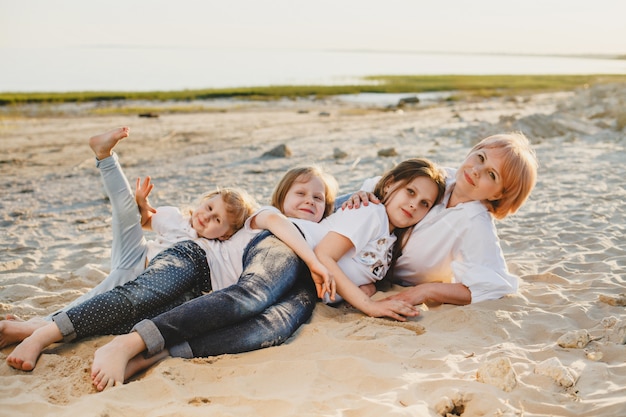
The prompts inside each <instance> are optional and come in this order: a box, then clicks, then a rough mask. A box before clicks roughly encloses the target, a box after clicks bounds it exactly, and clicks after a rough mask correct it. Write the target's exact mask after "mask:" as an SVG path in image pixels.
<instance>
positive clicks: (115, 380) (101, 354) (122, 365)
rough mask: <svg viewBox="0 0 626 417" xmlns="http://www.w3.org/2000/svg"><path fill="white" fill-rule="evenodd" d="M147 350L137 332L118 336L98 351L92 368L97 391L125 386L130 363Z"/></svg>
mask: <svg viewBox="0 0 626 417" xmlns="http://www.w3.org/2000/svg"><path fill="white" fill-rule="evenodd" d="M145 349H146V345H145V343H144V341H143V339H142V338H141V336H139V334H138V333H137V332H131V333H128V334H124V335H121V336H116V337H115V338H114V339H113V340H111V341H110V342H109V343H107V344H106V345H104V346H102V347H101V348H99V349H98V350H96V353H95V355H94V359H93V365H92V366H91V380H92V383H93V385H94V386H95V387H96V389H97V390H98V391H102V390H104V389H105V388H108V387H112V386H115V385H118V384H123V383H124V380H125V377H126V368H127V367H128V365H129V362H130V361H131V359H133V358H134V357H135V356H137V355H139V354H140V353H141V352H143V351H144V350H145Z"/></svg>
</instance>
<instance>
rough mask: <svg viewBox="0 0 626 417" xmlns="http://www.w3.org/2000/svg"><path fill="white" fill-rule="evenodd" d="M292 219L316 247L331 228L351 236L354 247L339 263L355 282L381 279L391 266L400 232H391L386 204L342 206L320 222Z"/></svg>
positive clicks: (308, 240) (362, 283)
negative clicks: (344, 207)
mask: <svg viewBox="0 0 626 417" xmlns="http://www.w3.org/2000/svg"><path fill="white" fill-rule="evenodd" d="M290 220H291V221H293V223H294V224H295V225H296V226H298V228H300V230H301V231H302V233H303V234H304V235H305V238H306V240H307V242H308V243H309V244H310V245H311V247H313V248H315V246H317V244H318V243H319V242H320V241H321V240H322V238H323V237H324V236H326V234H327V233H329V232H335V233H338V234H340V235H342V236H345V237H346V238H348V239H350V241H351V242H352V245H353V246H354V247H353V248H352V249H351V250H350V251H348V253H346V254H345V255H344V256H343V257H342V258H341V259H340V260H339V261H338V262H337V263H338V265H339V267H340V268H341V270H342V271H343V272H344V273H345V274H346V276H347V277H348V278H349V279H350V281H352V282H353V283H354V284H356V285H364V284H370V283H372V282H376V281H379V280H381V279H383V278H384V277H385V274H386V273H387V271H388V270H389V266H390V263H391V257H392V251H393V244H394V243H395V241H396V236H395V235H393V234H391V233H390V232H389V219H388V217H387V213H386V211H385V206H383V205H382V204H381V205H376V204H370V205H369V206H366V207H363V208H361V209H359V210H338V211H337V212H335V213H333V214H331V215H330V216H328V217H327V218H325V219H324V220H322V221H321V222H320V223H314V222H311V221H306V220H300V219H290Z"/></svg>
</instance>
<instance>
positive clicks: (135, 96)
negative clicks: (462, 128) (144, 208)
mask: <svg viewBox="0 0 626 417" xmlns="http://www.w3.org/2000/svg"><path fill="white" fill-rule="evenodd" d="M363 80H364V84H361V85H335V86H315V85H302V86H300V85H296V86H293V85H287V86H269V87H241V88H220V89H202V90H181V91H148V92H130V91H129V92H103V91H100V92H98V91H82V92H65V93H45V92H42V93H0V106H7V105H16V104H28V103H81V102H93V101H116V100H150V101H191V100H208V99H218V98H237V99H246V100H275V99H279V98H283V97H288V98H296V97H325V96H333V95H338V94H356V93H420V92H433V91H459V92H462V93H466V94H471V95H479V96H500V95H507V94H517V93H520V92H538V91H558V90H569V89H573V88H578V87H582V86H584V85H591V84H597V83H609V82H626V75H437V76H411V75H394V76H387V75H379V76H370V77H365V78H364V79H363Z"/></svg>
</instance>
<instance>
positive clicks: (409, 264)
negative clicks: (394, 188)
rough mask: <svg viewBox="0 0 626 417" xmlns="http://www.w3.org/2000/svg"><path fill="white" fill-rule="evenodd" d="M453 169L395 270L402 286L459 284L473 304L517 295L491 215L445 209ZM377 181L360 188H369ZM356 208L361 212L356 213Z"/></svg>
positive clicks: (478, 206) (478, 207) (473, 204)
mask: <svg viewBox="0 0 626 417" xmlns="http://www.w3.org/2000/svg"><path fill="white" fill-rule="evenodd" d="M455 173H456V170H454V169H450V168H446V177H447V180H446V193H445V195H444V198H443V201H442V202H441V203H440V204H438V205H436V206H435V207H433V208H432V209H431V210H430V212H429V213H428V214H427V215H426V217H424V219H422V220H421V221H420V222H419V223H418V224H417V225H415V227H414V228H413V232H412V233H411V236H410V238H409V240H408V242H407V243H406V245H405V247H404V249H403V250H402V256H400V257H399V258H398V260H397V262H396V266H395V269H394V277H393V279H394V281H396V282H398V283H399V284H401V285H406V286H409V285H417V284H423V283H426V282H447V283H457V282H458V283H462V284H463V285H465V286H466V287H468V288H469V290H470V291H471V293H472V303H476V302H479V301H485V300H492V299H497V298H500V297H502V296H504V295H506V294H512V293H515V292H516V291H517V288H518V278H517V276H515V275H513V274H511V273H509V271H508V269H507V266H506V262H505V260H504V255H503V254H502V248H501V247H500V239H499V238H498V234H497V231H496V227H495V224H494V221H493V217H492V216H491V214H490V213H489V212H488V211H487V208H486V207H485V206H484V205H483V204H482V203H481V202H479V201H470V202H467V203H461V204H457V205H456V206H455V207H450V208H446V205H447V204H448V201H449V200H450V194H451V192H452V188H453V186H454V184H455V182H456V179H455ZM372 184H375V179H370V180H367V181H366V183H365V184H364V186H363V188H362V189H363V190H367V191H370V190H371V189H373V185H372ZM359 210H360V209H359Z"/></svg>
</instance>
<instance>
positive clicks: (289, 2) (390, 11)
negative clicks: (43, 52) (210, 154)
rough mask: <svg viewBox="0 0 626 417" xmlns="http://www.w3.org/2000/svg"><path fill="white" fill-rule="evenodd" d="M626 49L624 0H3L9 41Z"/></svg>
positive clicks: (4, 36)
mask: <svg viewBox="0 0 626 417" xmlns="http://www.w3.org/2000/svg"><path fill="white" fill-rule="evenodd" d="M86 45H88V46H97V45H107V46H110V45H115V46H124V45H128V46H144V47H145V46H155V47H157V46H159V47H160V46H193V47H198V46H206V47H224V48H239V47H242V48H298V49H365V50H396V51H398V50H400V51H437V52H507V53H559V54H585V53H595V54H620V55H625V54H626V1H624V0H568V1H565V0H558V1H557V0H523V1H506V0H437V1H426V0H385V1H373V0H358V1H356V0H316V1H299V0H277V1H275V0H222V1H214V0H176V1H172V0H167V1H165V0H107V1H101V0H24V1H20V0H0V47H10V48H32V47H67V46H86Z"/></svg>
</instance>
